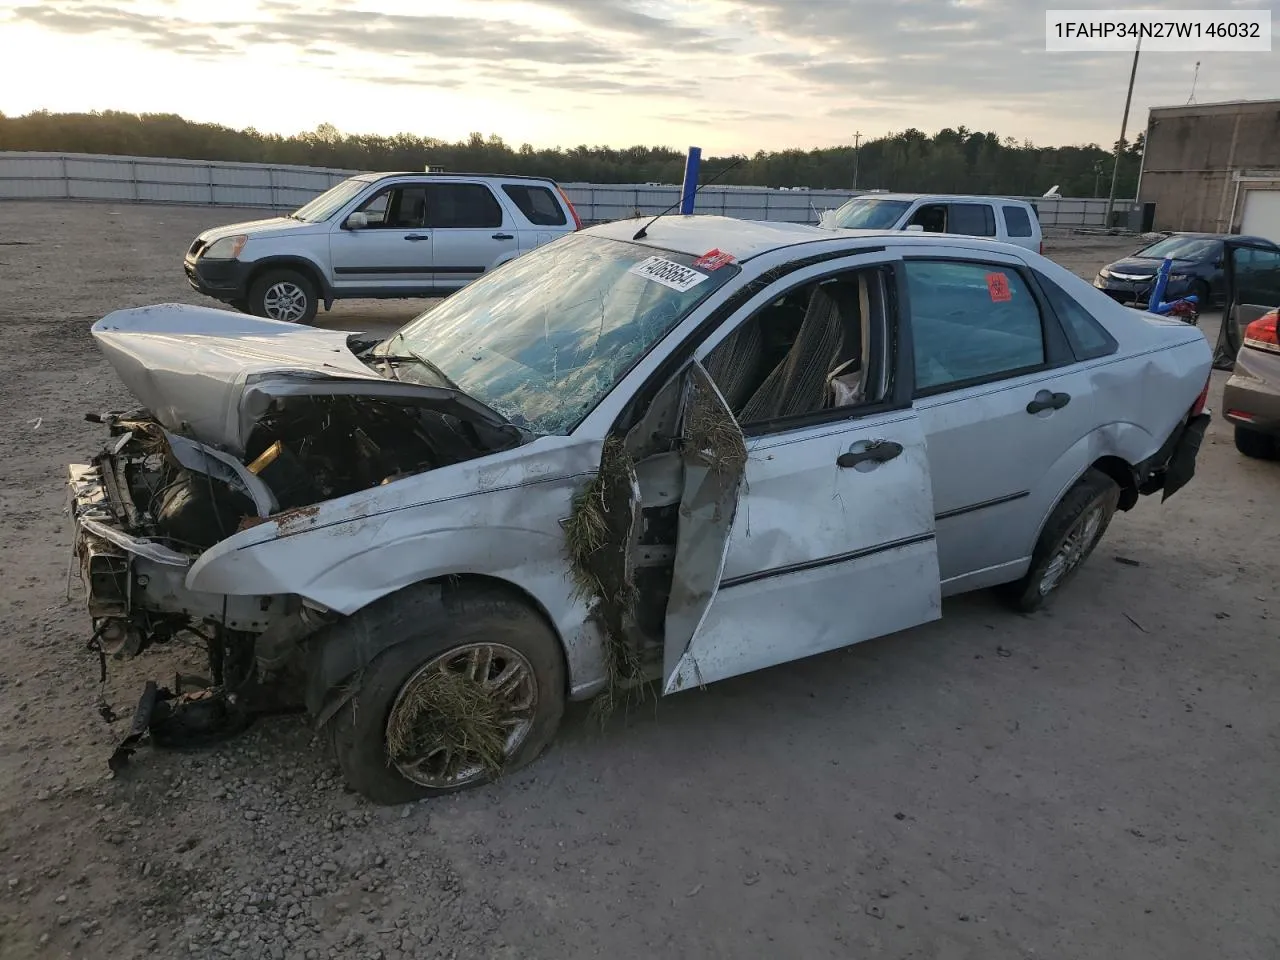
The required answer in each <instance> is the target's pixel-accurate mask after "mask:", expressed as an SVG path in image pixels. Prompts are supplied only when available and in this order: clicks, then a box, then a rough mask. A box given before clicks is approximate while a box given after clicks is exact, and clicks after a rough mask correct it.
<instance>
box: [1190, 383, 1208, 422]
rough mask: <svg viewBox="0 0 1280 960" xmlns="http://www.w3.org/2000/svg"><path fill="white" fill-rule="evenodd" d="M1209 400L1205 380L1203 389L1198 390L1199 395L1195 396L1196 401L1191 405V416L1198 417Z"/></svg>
mask: <svg viewBox="0 0 1280 960" xmlns="http://www.w3.org/2000/svg"><path fill="white" fill-rule="evenodd" d="M1211 376H1212V375H1211ZM1208 402H1209V381H1208V380H1205V382H1204V389H1203V390H1201V391H1200V396H1198V397H1196V402H1195V403H1193V404H1192V405H1191V416H1193V417H1198V416H1200V414H1202V413H1204V407H1205V404H1207V403H1208Z"/></svg>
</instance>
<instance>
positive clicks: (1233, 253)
mask: <svg viewBox="0 0 1280 960" xmlns="http://www.w3.org/2000/svg"><path fill="white" fill-rule="evenodd" d="M1223 248H1224V249H1223V263H1222V271H1223V274H1224V276H1225V289H1224V291H1223V301H1222V326H1221V328H1220V329H1219V331H1218V342H1217V345H1216V346H1215V347H1214V350H1213V366H1214V369H1216V370H1231V369H1234V367H1235V363H1236V355H1237V354H1239V353H1240V345H1241V342H1242V338H1243V330H1244V328H1245V327H1247V326H1248V325H1249V324H1251V323H1252V322H1253V321H1255V320H1257V319H1258V318H1259V317H1261V316H1262V315H1263V314H1265V313H1268V312H1270V311H1271V310H1274V309H1275V308H1276V307H1277V306H1280V250H1277V249H1276V248H1275V247H1273V246H1271V245H1269V244H1260V243H1257V242H1255V241H1251V240H1227V241H1226V242H1225V243H1224V244H1223Z"/></svg>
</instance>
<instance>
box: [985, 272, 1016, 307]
mask: <svg viewBox="0 0 1280 960" xmlns="http://www.w3.org/2000/svg"><path fill="white" fill-rule="evenodd" d="M987 293H989V294H991V302H992V303H1008V302H1009V301H1010V300H1012V299H1013V291H1012V290H1010V289H1009V278H1008V277H1006V276H1005V275H1004V274H1003V273H988V274H987Z"/></svg>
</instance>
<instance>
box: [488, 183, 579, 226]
mask: <svg viewBox="0 0 1280 960" xmlns="http://www.w3.org/2000/svg"><path fill="white" fill-rule="evenodd" d="M502 192H503V193H505V194H506V195H507V196H508V197H510V198H511V201H512V202H513V203H514V204H515V205H516V207H518V208H519V210H520V212H521V213H523V214H524V218H525V219H526V220H528V221H529V222H530V223H532V224H535V225H536V226H539V227H563V226H564V225H565V224H566V223H568V222H569V220H568V218H567V217H565V215H564V209H563V208H562V207H561V206H560V204H559V203H558V202H556V198H555V194H553V193H552V192H551V191H550V190H549V189H547V188H546V187H533V186H529V185H528V184H523V183H521V184H515V183H504V184H503V185H502Z"/></svg>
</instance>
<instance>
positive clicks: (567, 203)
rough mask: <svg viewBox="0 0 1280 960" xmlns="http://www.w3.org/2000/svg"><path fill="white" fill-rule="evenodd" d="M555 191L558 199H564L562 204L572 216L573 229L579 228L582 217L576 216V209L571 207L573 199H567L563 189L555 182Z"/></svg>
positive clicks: (580, 227)
mask: <svg viewBox="0 0 1280 960" xmlns="http://www.w3.org/2000/svg"><path fill="white" fill-rule="evenodd" d="M556 192H557V193H559V194H560V199H561V200H563V201H564V205H565V206H566V207H568V208H569V215H570V216H571V217H573V229H575V230H581V229H582V218H581V217H580V216H578V211H577V210H575V209H573V201H572V200H570V199H569V195H568V194H567V193H565V192H564V189H563V188H562V187H561V186H560V185H559V184H556Z"/></svg>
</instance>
